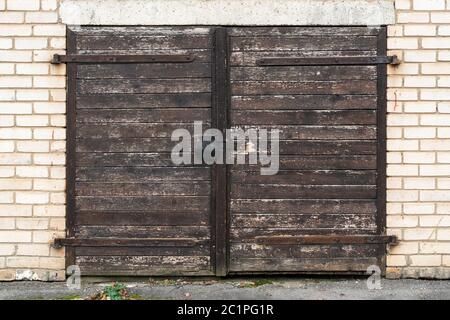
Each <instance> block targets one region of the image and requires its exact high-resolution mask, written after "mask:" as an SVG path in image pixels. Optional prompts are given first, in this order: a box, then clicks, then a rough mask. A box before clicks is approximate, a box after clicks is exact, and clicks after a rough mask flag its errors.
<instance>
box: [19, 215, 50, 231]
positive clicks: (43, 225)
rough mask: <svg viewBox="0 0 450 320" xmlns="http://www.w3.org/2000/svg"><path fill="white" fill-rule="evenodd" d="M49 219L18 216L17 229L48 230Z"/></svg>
mask: <svg viewBox="0 0 450 320" xmlns="http://www.w3.org/2000/svg"><path fill="white" fill-rule="evenodd" d="M48 225H49V221H48V219H45V218H17V219H16V226H17V229H24V230H46V229H48Z"/></svg>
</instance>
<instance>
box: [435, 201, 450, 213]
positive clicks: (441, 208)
mask: <svg viewBox="0 0 450 320" xmlns="http://www.w3.org/2000/svg"><path fill="white" fill-rule="evenodd" d="M436 213H437V214H447V215H448V214H450V203H436Z"/></svg>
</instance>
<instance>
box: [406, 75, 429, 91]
mask: <svg viewBox="0 0 450 320" xmlns="http://www.w3.org/2000/svg"><path fill="white" fill-rule="evenodd" d="M404 86H405V87H413V88H433V87H435V86H436V77H432V76H409V77H405V78H404Z"/></svg>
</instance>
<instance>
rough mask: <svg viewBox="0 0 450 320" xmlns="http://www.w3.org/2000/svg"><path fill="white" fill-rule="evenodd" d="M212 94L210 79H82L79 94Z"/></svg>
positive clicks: (79, 81)
mask: <svg viewBox="0 0 450 320" xmlns="http://www.w3.org/2000/svg"><path fill="white" fill-rule="evenodd" d="M184 92H211V80H210V79H209V78H196V79H80V80H78V81H77V94H79V95H85V94H99V93H101V94H105V93H107V94H123V93H128V94H130V93H184Z"/></svg>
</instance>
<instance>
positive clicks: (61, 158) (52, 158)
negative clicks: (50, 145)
mask: <svg viewBox="0 0 450 320" xmlns="http://www.w3.org/2000/svg"><path fill="white" fill-rule="evenodd" d="M33 160H34V163H35V164H42V165H64V164H65V162H66V157H65V154H64V153H52V154H35V155H33Z"/></svg>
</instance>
